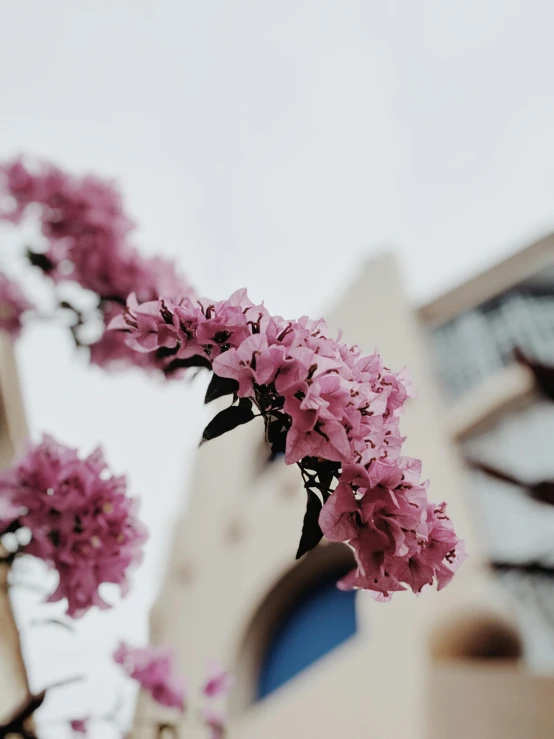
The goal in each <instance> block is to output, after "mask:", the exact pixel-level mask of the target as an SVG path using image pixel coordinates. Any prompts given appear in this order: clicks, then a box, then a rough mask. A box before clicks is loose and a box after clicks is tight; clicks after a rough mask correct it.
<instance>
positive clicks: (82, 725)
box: [69, 718, 89, 736]
mask: <svg viewBox="0 0 554 739" xmlns="http://www.w3.org/2000/svg"><path fill="white" fill-rule="evenodd" d="M88 722H89V719H88V718H74V719H73V720H72V721H70V722H69V725H70V727H71V731H73V733H74V734H81V735H82V736H86V735H87V734H88Z"/></svg>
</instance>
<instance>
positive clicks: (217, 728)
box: [202, 706, 226, 739]
mask: <svg viewBox="0 0 554 739" xmlns="http://www.w3.org/2000/svg"><path fill="white" fill-rule="evenodd" d="M202 716H203V719H204V724H205V725H206V727H207V728H208V729H209V734H208V737H209V739H222V738H223V737H224V736H225V726H226V722H225V718H224V716H223V714H221V713H220V712H219V711H216V710H215V709H214V708H212V707H211V706H210V707H207V708H204V710H203V711H202Z"/></svg>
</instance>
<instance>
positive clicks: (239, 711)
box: [134, 237, 554, 739]
mask: <svg viewBox="0 0 554 739" xmlns="http://www.w3.org/2000/svg"><path fill="white" fill-rule="evenodd" d="M551 278H552V279H551ZM549 286H550V293H549ZM551 306H552V311H551ZM550 311H551V312H552V321H551V322H550V318H549V316H550ZM328 320H329V322H330V324H331V325H332V326H335V327H339V326H340V327H341V328H342V329H343V330H344V334H345V338H346V340H347V341H349V342H352V343H357V344H359V345H360V346H362V347H363V348H365V349H366V350H367V351H372V350H373V349H374V348H375V347H378V349H379V351H380V352H381V353H382V355H383V356H384V357H385V359H386V361H387V364H388V365H389V366H392V367H394V368H397V369H400V368H401V367H402V366H403V365H405V364H407V365H408V366H409V369H410V373H411V376H412V378H413V380H414V383H415V386H416V389H417V393H418V397H417V399H416V400H414V401H412V402H411V403H410V405H409V408H408V409H407V412H406V414H405V417H404V419H403V430H404V432H405V434H406V435H407V437H408V438H407V442H406V453H407V454H411V455H414V456H417V457H420V458H422V459H423V461H424V475H425V476H426V477H429V478H430V479H431V497H432V499H434V500H436V501H440V500H446V501H447V502H448V505H449V510H450V513H451V515H452V517H453V519H454V521H455V522H456V526H457V530H458V532H459V533H460V534H461V535H462V536H463V537H464V538H465V539H466V542H467V548H468V551H469V553H470V557H469V559H468V560H467V561H466V563H465V564H464V566H463V567H462V568H461V570H460V571H459V573H458V574H457V576H456V577H455V578H454V581H453V582H452V584H451V585H449V587H448V588H447V589H446V590H444V591H442V592H441V593H436V592H428V593H425V594H423V595H421V596H419V597H416V596H414V595H412V594H411V593H402V594H398V595H395V597H394V598H393V600H392V602H391V603H389V604H380V603H376V602H374V601H373V600H372V599H371V598H370V597H369V596H368V595H367V594H366V593H363V592H362V593H358V594H357V595H355V596H354V595H349V594H341V596H340V597H342V598H343V600H340V597H339V596H338V595H337V591H336V589H334V588H330V583H332V581H333V580H334V578H336V576H337V574H340V573H342V572H343V571H344V570H345V569H346V568H348V566H349V564H350V559H349V553H348V550H347V549H346V548H345V547H341V546H336V545H325V544H323V545H320V547H319V548H318V549H316V550H315V551H314V552H312V553H310V555H308V556H307V557H305V558H304V559H302V560H301V561H300V562H298V563H296V562H295V561H294V553H295V549H296V545H297V543H298V537H299V532H300V528H301V523H302V517H303V513H304V507H305V493H304V491H303V489H302V486H301V482H300V476H299V474H298V471H297V470H296V468H288V467H286V466H285V465H284V464H282V463H281V462H280V461H275V462H273V463H271V464H267V463H266V460H267V448H266V446H265V441H264V438H263V429H262V428H261V427H260V426H256V424H255V423H254V422H253V423H251V424H248V425H247V426H245V427H242V428H240V429H238V430H236V431H235V432H233V433H232V434H229V435H228V436H224V437H222V438H220V439H217V440H215V441H212V442H210V443H209V444H205V445H203V447H202V448H201V449H200V451H199V454H198V459H197V463H196V469H195V474H194V478H193V483H192V488H191V491H190V499H189V504H188V507H187V510H186V512H185V514H184V516H183V519H182V521H181V522H180V523H179V525H178V526H177V529H176V533H175V542H174V547H173V551H172V556H171V564H170V567H169V570H168V572H167V576H166V578H165V581H164V583H163V586H162V587H161V590H160V595H159V598H158V601H157V603H156V605H155V607H154V609H153V612H152V615H151V637H152V641H153V642H154V643H169V644H172V645H173V646H174V647H175V648H176V650H177V652H178V658H179V661H180V666H181V667H182V669H183V671H184V672H185V673H186V674H187V675H188V676H190V679H191V680H196V681H197V683H198V685H199V684H200V683H201V680H202V678H203V675H204V672H205V669H206V664H207V662H208V660H209V659H210V658H212V657H213V658H218V659H220V660H222V661H223V663H224V664H225V665H226V666H227V667H229V668H230V669H231V670H233V671H234V672H235V674H236V678H237V681H236V684H235V688H234V691H233V694H232V700H231V705H230V736H231V737H232V738H235V737H236V739H283V738H284V737H290V738H291V739H296V738H297V737H298V738H299V739H300V737H302V738H303V739H312V737H314V739H315V737H317V738H318V739H336V737H338V736H347V737H351V738H352V739H364V738H365V737H368V738H369V737H371V738H372V739H400V738H402V739H462V738H463V739H469V738H470V737H471V739H539V738H540V739H551V738H552V736H554V708H553V707H552V706H554V680H552V679H551V678H549V677H547V676H541V675H540V674H535V673H533V672H531V670H530V669H529V667H528V666H527V663H524V661H523V660H521V659H520V655H521V651H522V646H521V643H522V642H523V644H524V646H525V649H526V652H529V645H531V647H532V648H531V652H532V651H533V649H534V650H535V656H536V655H537V654H541V649H542V651H543V652H544V651H545V650H546V652H548V650H549V649H550V646H549V645H547V642H546V641H544V640H543V642H542V645H543V648H541V646H540V643H539V642H538V641H537V639H534V633H535V630H534V628H533V627H532V620H529V619H527V620H526V616H525V614H521V613H520V614H518V613H517V611H516V609H515V607H514V603H516V602H517V600H518V599H517V598H513V595H511V594H510V593H513V591H510V590H509V589H505V588H503V587H501V586H500V585H499V584H498V583H497V581H496V580H495V579H493V578H492V576H491V575H489V571H488V568H487V567H486V562H487V561H488V559H489V558H490V557H491V556H495V549H494V547H495V546H496V545H495V543H494V542H495V541H497V543H498V541H499V542H500V544H501V547H500V549H501V551H500V553H499V554H500V555H501V556H502V557H503V558H504V559H509V558H510V555H511V554H517V556H520V557H522V556H524V554H525V552H524V548H523V545H522V544H521V542H519V543H518V542H517V541H516V540H517V538H518V536H519V533H521V532H520V529H521V528H522V527H521V525H520V526H519V529H518V528H517V527H516V529H513V526H512V529H510V525H512V524H513V520H512V519H513V516H512V514H511V513H510V511H508V512H507V513H506V514H505V518H506V521H507V522H508V523H509V524H510V525H508V523H506V527H507V528H505V529H503V528H502V527H503V524H502V520H503V519H502V516H503V515H504V514H502V512H501V513H498V510H497V509H496V508H495V506H494V505H492V508H491V504H490V500H489V509H487V506H486V505H484V506H483V504H482V501H481V502H480V500H479V498H480V495H481V492H480V489H479V486H481V487H483V486H485V487H487V485H489V483H488V482H486V481H485V482H483V480H482V479H480V478H479V480H477V479H476V478H475V476H471V475H469V473H468V472H467V470H466V469H465V468H464V466H463V464H462V459H461V458H462V454H461V453H463V454H466V453H470V452H471V453H478V452H480V451H483V450H485V451H486V450H488V451H489V452H491V450H492V451H493V452H494V450H495V449H496V451H497V452H498V450H500V453H501V454H502V453H504V454H506V453H507V454H508V462H509V461H510V459H516V458H517V452H513V453H512V452H510V449H511V448H512V447H510V444H512V446H513V445H514V444H515V445H516V446H515V448H516V449H518V448H520V447H518V446H517V445H518V444H521V437H522V435H525V433H527V431H526V429H527V430H528V429H529V428H531V426H533V423H534V422H533V421H532V419H531V416H533V414H535V415H536V412H537V408H538V407H539V406H540V407H541V408H542V405H541V404H540V403H539V402H538V401H537V400H536V398H535V396H534V395H533V381H532V377H531V375H530V373H529V372H528V371H527V370H524V369H523V368H522V367H520V366H516V365H514V364H513V363H512V361H511V357H512V350H513V347H514V346H522V347H523V348H525V349H526V350H527V351H529V352H534V353H535V356H537V353H538V354H539V355H541V356H542V355H544V354H545V352H546V354H548V353H549V352H550V355H551V356H550V359H551V360H552V361H554V237H549V238H547V239H545V240H543V241H541V242H540V243H537V244H535V245H533V246H532V247H530V248H528V249H527V250H525V251H523V252H521V253H520V254H518V255H516V256H515V257H513V258H511V259H509V260H507V261H505V262H503V263H502V264H499V265H498V266H496V267H495V268H494V269H492V270H490V271H489V272H487V273H485V274H483V275H480V276H479V277H477V278H476V279H474V280H472V281H470V282H468V283H466V284H465V285H463V286H461V287H459V288H458V289H456V290H454V291H452V292H449V293H448V294H447V295H445V296H443V297H442V298H440V299H438V300H436V301H434V302H433V303H431V304H429V305H426V306H424V307H422V308H421V309H419V310H415V309H414V307H413V306H412V305H411V303H410V301H409V300H408V298H407V296H406V293H405V290H404V287H403V284H402V280H401V277H400V273H399V269H398V267H397V265H396V263H395V261H394V259H393V257H392V256H390V255H383V256H380V257H378V258H375V259H372V260H370V261H369V262H368V263H367V264H366V265H365V267H364V268H363V269H361V270H360V274H359V278H358V279H357V281H356V282H355V283H354V284H353V285H351V286H350V288H349V289H348V291H347V292H346V294H345V296H344V298H343V300H342V301H341V302H340V304H339V305H338V306H337V307H336V309H335V310H333V311H331V312H330V314H329V316H328ZM549 347H550V350H549ZM541 353H542V354H541ZM543 358H544V357H543ZM552 407H553V408H554V404H552ZM543 410H544V409H543ZM544 412H546V411H544ZM541 413H543V411H541ZM518 414H524V423H523V430H522V424H521V422H520V421H521V418H520V415H518ZM525 414H527V415H525ZM543 415H544V413H543ZM539 416H540V413H539ZM518 419H519V420H518ZM541 419H542V421H541V423H543V425H544V423H546V422H545V421H544V418H543V417H542V416H541ZM551 420H552V419H551ZM506 424H507V426H508V427H509V428H510V429H511V432H507V431H506V428H505V426H506ZM541 428H542V427H541ZM551 428H552V431H553V432H554V420H553V422H552V427H551ZM510 433H511V436H510ZM518 433H519V437H518ZM498 435H500V437H499V438H497V437H498ZM506 438H509V439H511V441H509V443H508V442H506ZM518 438H519V441H518ZM495 439H496V442H495ZM552 439H554V433H552V434H551V437H550V444H552ZM495 444H496V446H495ZM550 448H552V447H550ZM531 456H532V455H531ZM553 458H554V455H553V454H552V453H551V452H550V456H549V457H548V454H547V462H548V461H549V460H550V465H551V466H552V467H553V469H552V470H551V475H552V477H553V478H554V461H552V460H553ZM505 461H506V460H505ZM535 461H536V460H535ZM526 463H528V465H530V468H529V470H528V472H529V474H532V473H533V469H534V468H533V469H531V468H532V467H533V464H534V462H533V459H530V460H527V462H526ZM543 466H544V465H543ZM535 472H536V470H535ZM542 472H544V470H542ZM545 474H546V472H545ZM474 483H475V484H474ZM489 487H490V485H489ZM493 487H494V486H493ZM487 490H488V488H487ZM489 493H490V494H491V495H492V497H493V502H494V501H497V499H498V496H500V498H501V500H502V501H504V500H508V498H510V496H511V498H510V499H515V500H516V502H518V504H519V502H520V501H523V500H524V499H523V496H519V497H518V495H517V494H516V493H514V491H513V490H511V491H510V495H508V494H506V493H505V492H504V491H502V492H501V493H499V491H498V490H497V489H495V490H493V491H492V493H491V491H490V490H488V492H487V493H483V495H484V497H485V498H487V495H489ZM495 496H496V497H495ZM489 498H490V495H489ZM525 505H529V501H525ZM533 505H537V504H533ZM491 510H492V514H491ZM487 511H488V512H487ZM539 515H540V516H541V519H543V518H548V515H551V510H550V509H548V515H547V514H546V513H544V512H543V509H542V508H541V511H540V514H539ZM510 516H512V517H510ZM516 518H517V517H516ZM518 520H520V519H518ZM495 522H497V523H498V522H500V523H499V525H500V531H495V530H494V524H495ZM491 532H492V533H491ZM524 533H526V535H530V536H531V537H532V536H533V534H534V529H533V528H531V529H530V534H529V531H527V532H524ZM535 533H536V532H535ZM551 533H554V529H553V530H552V532H551ZM495 536H496V539H495ZM513 542H515V543H516V544H517V545H518V546H519V549H517V547H516V549H515V550H514V551H512V549H511V545H512V543H513ZM502 546H504V548H505V549H506V551H504V550H502ZM516 615H519V616H521V618H520V619H519V621H518V623H522V624H523V625H525V623H528V624H531V627H530V628H528V629H527V632H526V630H525V628H524V627H522V628H523V632H521V631H520V629H519V628H516V627H515V626H513V625H512V624H513V623H515V617H516ZM543 637H544V631H543ZM539 641H540V640H539ZM537 644H538V646H537ZM533 645H534V646H533ZM531 661H532V660H531ZM539 661H540V660H539ZM536 662H537V660H535V663H536ZM543 662H544V661H543ZM546 662H547V661H546ZM546 662H544V664H546ZM544 664H543V666H544ZM553 665H554V660H553V661H552V663H551V664H550V667H552V666H553ZM172 718H173V717H171V714H165V713H164V712H163V711H160V710H159V709H157V708H156V707H155V706H154V705H153V704H152V703H151V702H149V701H148V700H147V699H146V698H144V697H141V699H140V700H139V705H138V709H137V717H136V729H135V732H134V736H136V737H137V739H140V738H142V737H144V738H147V737H148V738H150V737H155V736H177V735H179V736H183V737H189V736H190V737H193V736H197V735H198V736H199V737H200V736H203V735H204V734H203V732H202V731H201V730H200V729H197V728H195V727H194V720H191V719H190V718H189V719H187V720H186V721H185V722H184V723H183V726H182V728H181V730H180V733H179V734H177V733H174V731H173V730H172V729H170V728H167V729H164V730H162V731H161V732H160V733H157V731H158V730H157V729H156V726H159V725H160V724H162V723H163V722H167V723H171V721H172Z"/></svg>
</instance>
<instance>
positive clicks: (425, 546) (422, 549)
mask: <svg viewBox="0 0 554 739" xmlns="http://www.w3.org/2000/svg"><path fill="white" fill-rule="evenodd" d="M374 465H375V467H374V469H373V470H372V471H371V472H370V473H369V474H368V477H372V478H373V480H374V486H373V487H371V488H370V487H367V488H365V489H362V488H360V489H358V491H357V492H356V493H354V492H353V491H352V489H351V488H350V486H349V485H348V484H346V483H339V485H338V487H337V488H336V490H335V491H334V493H333V494H332V495H331V496H330V498H329V499H328V500H327V502H326V503H325V505H324V506H323V509H322V511H321V513H320V516H319V523H320V526H321V530H322V531H323V533H324V535H325V536H326V537H327V538H328V539H330V540H332V541H345V542H348V543H349V544H350V546H351V547H352V548H353V550H354V554H355V557H356V561H357V563H358V567H357V569H356V570H354V571H353V572H352V573H350V574H349V575H347V577H346V578H344V579H343V580H342V582H341V586H342V587H344V588H350V587H357V588H366V589H368V590H372V591H374V592H376V593H380V594H381V595H382V596H384V598H385V599H387V598H388V597H390V593H391V592H394V591H396V590H403V589H404V587H405V586H406V585H407V586H408V587H410V588H411V589H412V590H413V591H414V592H415V593H418V592H420V591H421V590H422V588H423V587H424V586H425V585H432V584H433V582H434V581H436V582H437V586H438V589H439V590H440V589H441V588H443V587H444V586H445V585H446V584H447V583H448V582H449V581H450V579H451V578H452V576H453V575H454V572H455V571H456V569H457V568H458V566H459V565H460V564H461V562H462V561H463V559H464V556H465V553H464V549H463V545H462V543H461V542H460V541H459V540H458V538H457V537H456V535H455V533H454V529H453V527H452V524H451V522H450V520H449V519H448V517H447V516H446V513H445V505H444V504H442V505H441V506H434V505H433V504H430V503H428V501H427V496H426V486H425V485H421V484H419V482H418V480H419V466H420V465H419V462H418V460H409V459H401V460H399V462H397V463H392V464H389V465H386V464H384V463H381V462H376V463H374Z"/></svg>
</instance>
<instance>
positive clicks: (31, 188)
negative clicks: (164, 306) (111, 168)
mask: <svg viewBox="0 0 554 739" xmlns="http://www.w3.org/2000/svg"><path fill="white" fill-rule="evenodd" d="M31 206H32V207H31ZM27 214H29V215H30V216H31V217H37V218H38V222H39V224H40V229H41V233H42V237H43V240H44V242H45V246H44V248H41V249H39V250H34V251H33V250H30V251H28V254H27V255H28V258H29V260H30V262H31V264H32V265H34V266H35V267H37V268H39V269H40V270H41V271H42V273H43V274H44V275H45V276H46V277H48V278H50V279H51V280H52V281H53V282H54V283H56V284H63V283H68V282H72V283H77V284H78V285H80V286H81V287H82V288H84V289H86V290H89V291H92V292H93V293H95V294H96V297H97V308H98V313H99V315H100V317H101V319H102V321H103V323H104V326H106V325H107V324H108V323H109V322H110V321H111V320H112V319H113V318H114V316H116V315H118V314H119V313H121V311H122V310H123V307H124V306H125V301H126V300H127V297H128V296H129V295H130V294H131V293H133V292H134V293H136V294H137V296H138V297H139V299H140V300H141V301H149V300H155V299H157V298H158V296H160V295H167V296H171V297H173V298H182V297H184V296H186V295H192V294H193V291H192V289H191V287H190V285H189V284H188V283H187V282H186V280H184V278H182V277H181V276H180V275H179V274H178V273H177V271H176V268H175V265H174V263H173V262H171V261H169V260H165V259H161V258H159V257H144V256H142V255H141V254H140V253H139V252H138V250H137V249H136V248H135V247H134V246H133V245H132V243H131V239H132V237H133V233H134V229H135V224H134V223H133V221H132V220H131V219H130V218H129V217H128V216H127V215H126V213H125V211H124V208H123V202H122V198H121V195H120V193H119V192H118V190H117V188H116V187H115V185H114V183H112V182H108V181H104V180H101V179H99V178H97V177H92V176H90V175H89V176H84V177H75V176H73V175H70V174H68V173H66V172H64V171H63V170H61V169H59V168H58V167H56V166H54V165H52V164H48V163H42V164H37V165H35V166H33V167H31V166H28V165H27V164H26V163H25V161H23V160H22V159H16V160H15V161H12V162H8V163H6V164H3V165H0V220H4V221H9V222H12V223H19V222H20V221H21V220H22V219H23V218H24V217H26V216H27ZM60 305H61V307H63V308H64V309H65V310H71V311H73V313H74V318H75V322H74V326H73V329H74V330H73V337H74V339H75V341H76V342H77V343H78V345H79V346H83V345H86V346H88V347H90V358H91V361H92V362H93V363H94V364H97V365H100V366H103V367H106V368H110V369H114V368H116V367H118V366H120V365H129V364H136V365H138V366H140V367H141V368H143V369H147V370H154V369H157V363H156V361H155V357H142V358H138V357H137V355H136V354H135V353H134V352H131V351H129V349H128V347H127V346H126V344H125V342H124V341H123V340H122V339H121V337H120V336H118V335H117V334H111V335H107V334H106V333H105V332H103V333H102V335H101V337H100V338H99V339H98V340H96V341H94V342H92V343H90V342H88V341H86V342H85V341H84V339H83V338H82V332H81V331H80V329H81V327H82V325H83V323H84V321H85V318H86V317H85V316H84V315H83V313H82V311H81V310H78V309H77V308H75V307H74V306H73V304H70V303H68V301H67V300H63V301H61V304H60Z"/></svg>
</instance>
